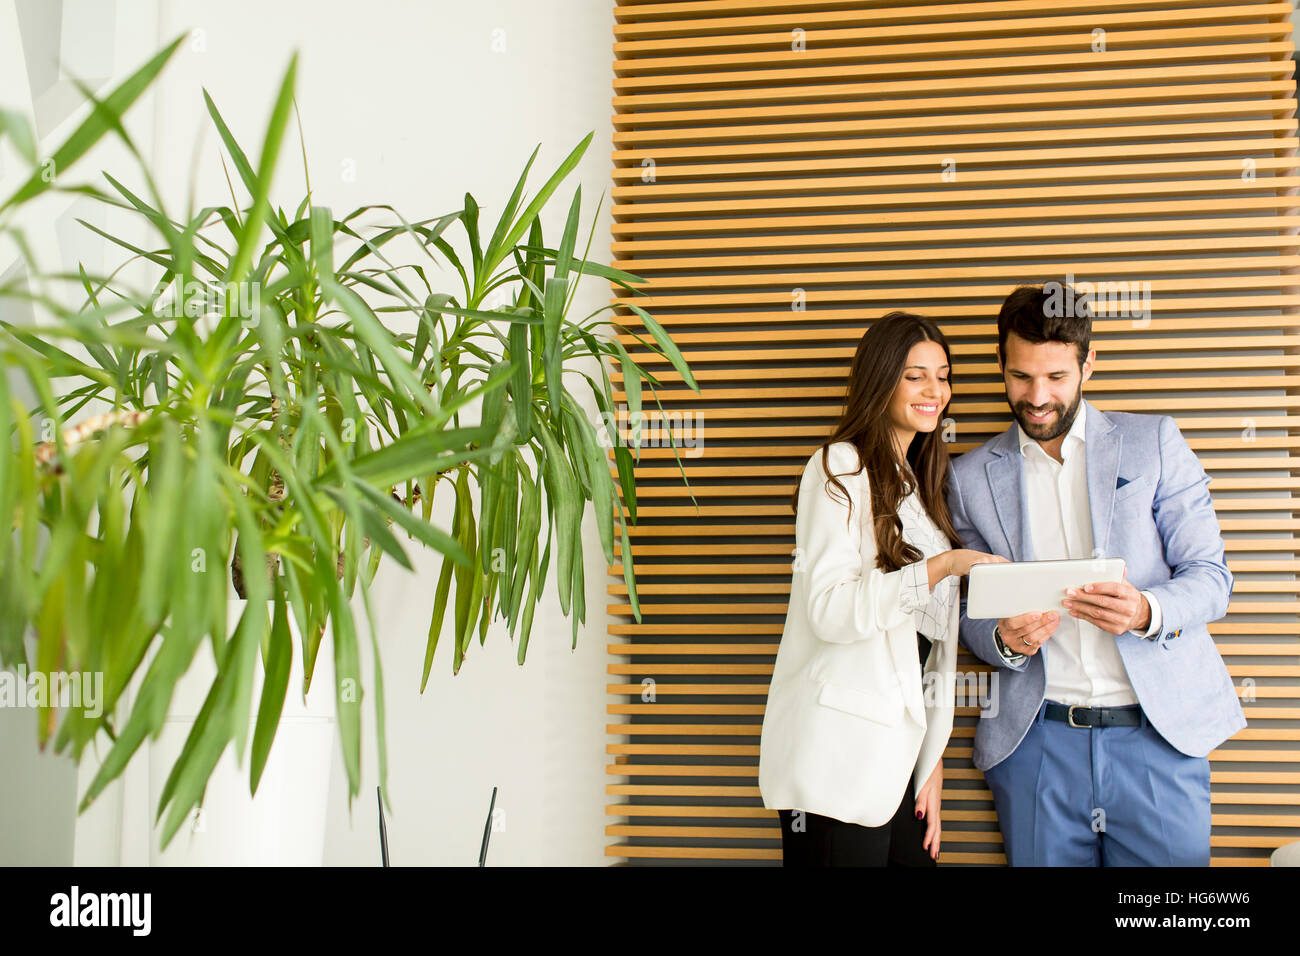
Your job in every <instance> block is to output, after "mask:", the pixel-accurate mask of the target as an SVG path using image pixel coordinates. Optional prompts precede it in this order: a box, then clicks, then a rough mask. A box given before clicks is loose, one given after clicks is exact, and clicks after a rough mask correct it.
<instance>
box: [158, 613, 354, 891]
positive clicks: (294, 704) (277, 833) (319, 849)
mask: <svg viewBox="0 0 1300 956" xmlns="http://www.w3.org/2000/svg"><path fill="white" fill-rule="evenodd" d="M229 603H230V606H229V609H228V611H227V614H228V619H229V626H230V629H231V631H232V633H233V631H234V628H235V626H236V624H237V623H238V622H239V616H240V615H241V614H242V613H243V609H244V604H245V602H244V601H242V600H237V599H231V601H230V602H229ZM268 613H269V612H268ZM289 625H290V630H291V631H292V634H293V667H292V669H291V670H290V672H289V687H288V690H287V692H286V693H285V700H284V710H283V712H282V714H281V717H280V724H279V728H278V729H277V730H276V733H275V740H274V742H273V743H272V744H271V752H270V755H269V756H268V758H267V762H266V768H265V770H264V771H263V772H262V779H261V782H260V783H259V785H258V788H257V796H256V797H252V796H250V794H249V792H248V789H249V759H250V754H251V751H252V740H253V725H254V723H255V722H256V718H257V704H258V700H259V699H260V695H261V692H262V679H263V672H262V661H261V655H260V653H259V655H258V660H257V669H256V673H255V676H254V683H253V696H252V707H251V708H250V711H251V713H250V715H249V733H248V743H247V745H246V747H245V749H244V760H243V765H242V766H239V765H237V764H236V762H235V750H234V747H233V745H231V746H227V748H226V750H225V752H224V753H223V754H222V755H221V760H220V761H218V763H217V766H216V769H215V770H214V771H213V773H212V777H211V779H209V781H208V786H207V791H206V793H205V795H204V800H203V806H202V808H201V810H199V811H197V812H191V814H190V818H189V819H188V820H187V821H186V822H184V823H182V824H181V828H180V829H179V830H177V831H176V835H175V836H174V837H173V838H172V842H171V844H170V845H169V846H168V847H167V849H166V850H160V849H159V848H158V844H159V842H160V839H161V836H162V827H161V823H160V824H159V826H158V827H157V828H156V829H155V830H154V832H153V834H152V839H151V841H150V864H151V865H153V866H321V865H322V864H323V862H324V855H325V810H326V803H327V800H328V796H329V778H330V767H331V765H332V762H333V748H334V746H335V736H336V735H335V726H334V724H335V698H334V658H333V653H332V644H331V643H330V640H329V637H330V633H329V629H328V628H327V629H326V632H325V640H324V641H323V642H322V645H321V650H320V652H319V654H318V655H317V659H316V667H315V671H314V673H313V676H312V686H311V692H310V694H309V695H308V700H307V702H306V703H305V704H304V702H303V699H302V678H303V670H302V663H303V662H302V650H301V644H300V641H299V636H298V628H297V624H296V623H295V621H294V617H293V613H292V612H290V614H289ZM215 677H216V662H215V661H214V660H213V656H212V649H211V645H210V644H209V643H208V642H206V641H205V642H204V644H203V646H202V648H200V650H199V652H198V653H197V654H196V655H195V658H194V663H193V664H192V665H191V667H190V669H189V670H188V671H187V672H186V673H185V675H184V676H183V677H182V678H181V680H180V681H179V682H178V683H177V685H176V691H175V693H174V694H173V696H172V702H171V706H170V707H169V708H168V711H167V722H166V724H165V725H164V727H163V731H162V733H161V734H160V735H159V737H158V739H157V740H156V741H152V742H151V743H150V744H149V806H150V808H151V819H152V813H154V812H156V810H157V806H158V798H159V796H160V795H161V793H162V788H163V786H164V784H165V783H166V782H167V776H168V774H170V773H171V769H172V767H173V766H174V765H175V763H176V760H177V758H178V757H179V756H180V753H181V750H182V748H183V747H184V746H185V739H186V737H188V736H189V733H190V730H191V729H192V728H193V726H194V720H195V718H196V717H197V715H198V713H199V710H200V708H201V707H202V706H203V701H204V698H205V697H206V696H207V692H208V690H209V688H211V686H212V681H213V680H214V679H215ZM163 819H164V820H165V819H166V814H164V816H163Z"/></svg>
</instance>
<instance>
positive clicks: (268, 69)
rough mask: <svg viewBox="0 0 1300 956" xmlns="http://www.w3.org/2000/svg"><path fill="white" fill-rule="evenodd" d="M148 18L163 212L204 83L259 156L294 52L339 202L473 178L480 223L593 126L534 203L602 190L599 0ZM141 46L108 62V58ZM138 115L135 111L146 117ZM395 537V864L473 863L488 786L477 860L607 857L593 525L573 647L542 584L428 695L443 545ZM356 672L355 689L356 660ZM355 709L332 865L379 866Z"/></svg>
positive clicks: (441, 198) (605, 50)
mask: <svg viewBox="0 0 1300 956" xmlns="http://www.w3.org/2000/svg"><path fill="white" fill-rule="evenodd" d="M122 15H124V16H127V15H128V11H127V10H125V9H124V10H123V11H122ZM158 21H159V22H158V25H157V29H156V32H155V30H154V27H153V25H152V23H150V24H149V36H150V38H151V39H152V40H153V43H152V45H153V46H154V47H160V46H162V45H163V43H164V42H166V41H167V40H169V39H171V38H172V37H174V36H176V35H179V34H180V33H183V32H188V31H193V32H192V33H191V35H190V38H189V40H188V41H187V43H186V44H184V45H183V47H182V49H181V51H179V52H178V54H177V56H176V57H175V59H174V60H173V62H172V63H171V64H170V65H169V66H168V68H167V70H166V72H165V73H164V75H163V77H162V78H161V81H160V87H159V92H158V94H157V96H156V110H155V112H154V113H152V114H151V118H152V130H147V132H149V133H151V134H152V135H151V138H152V141H153V147H152V157H153V164H154V168H155V170H156V171H157V173H158V174H159V178H160V184H161V187H162V191H163V193H164V195H165V197H167V199H168V202H169V204H171V205H172V207H173V208H174V209H176V210H179V209H182V208H184V205H185V203H186V200H187V193H188V190H189V188H190V182H191V176H192V173H193V171H194V169H195V168H196V167H195V165H194V164H195V161H196V160H197V176H196V178H195V182H196V183H197V190H198V198H199V204H200V205H203V204H207V203H220V202H223V201H228V191H227V187H226V185H225V179H224V176H223V174H222V172H221V167H220V164H219V162H218V159H217V137H216V135H215V132H214V131H213V130H212V129H211V125H210V123H209V122H208V120H207V115H206V112H205V110H204V106H203V99H202V92H201V90H202V89H204V88H206V89H207V90H208V92H209V93H210V94H211V95H212V97H213V98H214V100H215V101H216V102H217V104H218V106H219V107H220V108H221V110H222V113H223V115H224V116H225V118H226V121H227V122H228V123H229V125H230V126H231V127H232V129H233V130H234V132H235V134H236V136H237V137H238V138H239V140H240V141H241V143H242V144H243V145H244V147H245V148H246V149H247V150H248V151H249V152H250V154H255V153H256V151H257V150H258V148H259V147H260V141H261V135H262V131H263V128H264V126H265V123H266V119H267V116H268V114H269V111H270V107H271V103H272V100H273V97H274V94H275V91H276V88H277V86H278V84H279V80H280V77H281V74H282V72H283V70H284V67H285V65H286V64H287V61H288V57H289V55H290V53H291V51H293V50H295V49H296V50H298V51H299V54H300V59H299V73H298V83H297V90H298V107H299V111H300V113H301V117H302V124H303V132H304V137H305V141H306V152H307V156H308V161H309V163H310V173H311V185H312V189H313V197H314V202H315V203H316V204H320V205H328V206H330V207H332V208H333V209H334V211H335V212H344V211H351V210H352V209H353V208H355V207H356V206H358V205H361V204H363V203H368V202H381V203H391V204H393V205H395V206H396V207H397V208H398V209H400V210H401V211H402V212H403V214H404V215H407V216H408V217H411V216H415V217H421V218H424V217H429V216H433V215H437V214H441V213H444V212H447V211H451V210H453V209H455V208H457V207H458V206H459V205H460V204H461V201H462V197H463V194H464V192H465V191H466V190H468V191H470V192H472V193H473V194H474V195H475V197H476V198H477V199H478V200H479V202H480V204H481V205H482V206H483V207H484V218H485V219H487V220H489V221H495V216H496V214H497V213H498V212H499V210H500V208H501V206H502V204H503V203H504V201H505V199H506V198H507V197H508V195H509V192H510V189H511V187H512V186H513V184H514V181H515V179H516V177H517V176H518V174H519V172H520V171H521V170H522V168H523V164H524V162H525V161H526V160H527V158H528V155H529V154H530V153H531V152H532V150H533V148H534V147H535V146H536V145H537V144H539V143H540V144H541V145H542V148H541V151H540V153H539V156H538V159H537V161H536V163H535V164H534V169H533V173H532V175H531V176H530V183H531V185H532V187H533V189H534V190H535V189H536V188H537V187H538V186H540V185H541V183H542V182H543V181H544V180H545V177H546V176H547V175H549V173H550V172H551V171H552V170H553V169H554V167H555V166H556V165H557V164H558V163H559V162H560V161H561V160H562V159H563V157H564V156H565V155H567V153H568V152H569V150H570V149H571V148H572V147H573V146H574V145H575V144H576V143H577V142H578V141H579V140H580V139H581V138H582V137H583V136H585V135H586V134H587V133H588V132H590V131H592V130H594V131H595V137H594V139H593V141H592V143H591V146H590V147H589V149H588V151H587V153H586V155H585V157H584V159H583V161H582V163H581V165H580V166H579V167H578V169H577V170H575V172H574V173H573V174H571V176H570V178H569V180H568V181H567V182H566V185H565V186H564V187H563V188H562V189H561V191H560V193H559V194H557V199H556V202H555V208H553V209H551V210H550V211H549V212H548V214H547V215H546V216H544V218H543V223H544V225H545V227H546V229H547V233H548V238H553V237H554V236H555V235H556V234H557V233H558V230H559V228H560V227H561V226H562V223H563V215H564V213H565V211H566V210H567V206H568V202H569V199H570V198H571V196H572V190H573V188H574V187H575V186H577V185H578V184H579V183H580V184H581V185H582V191H583V197H584V210H585V214H584V220H585V223H584V227H585V225H586V224H589V223H590V221H591V216H592V214H593V212H594V210H595V202H596V199H597V197H599V196H601V195H602V194H605V193H607V192H608V186H609V171H610V162H609V155H610V150H611V145H610V120H609V118H610V113H611V107H610V96H611V72H610V60H611V53H610V47H611V43H612V28H613V14H612V5H611V4H610V3H608V2H607V0H548V2H546V3H538V2H528V0H508V2H506V0H500V2H478V3H475V4H463V3H454V2H451V0H435V2H413V0H412V2H400V0H371V2H368V3H365V4H361V5H358V4H356V3H354V2H339V0H327V2H322V0H313V2H307V0H294V2H275V3H268V2H265V0H262V2H256V3H255V2H249V0H231V2H223V3H220V4H217V3H214V2H182V0H178V2H163V3H161V4H160V6H159V8H158ZM503 47H504V48H503ZM138 62H139V60H138V59H133V60H131V61H129V62H126V63H122V62H119V63H117V64H116V69H117V70H119V71H121V70H122V69H124V68H131V67H134V66H135V65H136V63H138ZM6 99H7V98H6V97H5V96H3V95H0V100H6ZM134 119H135V123H136V124H137V125H138V124H140V123H142V122H147V121H148V120H149V119H150V115H149V114H146V115H144V116H141V115H137V116H135V118H134ZM132 128H133V129H134V128H136V126H134V125H133V126H132ZM291 132H292V138H291V141H290V142H289V144H287V148H286V149H285V150H284V155H285V157H286V162H284V163H283V164H282V165H281V166H280V168H279V170H278V173H277V176H278V179H277V189H276V196H275V197H273V198H274V199H276V200H278V201H279V202H281V203H285V204H288V203H292V204H294V205H296V203H297V201H298V199H299V198H300V196H301V191H300V187H301V160H300V152H299V149H298V142H297V134H296V130H292V131H291ZM83 172H84V170H83ZM608 206H609V200H608V197H607V196H606V198H605V201H604V208H603V209H602V213H601V216H600V219H599V222H598V223H597V230H596V233H595V238H594V240H593V242H592V253H593V255H594V256H595V257H596V258H598V259H604V260H607V258H608V250H609V242H610V237H609V221H610V220H609V216H608V213H607V210H608ZM445 279H446V282H445V288H446V290H447V291H449V292H451V291H455V290H456V285H455V282H454V279H453V274H452V273H450V271H449V272H448V273H447V274H446V276H445ZM606 301H608V289H607V286H605V285H604V284H603V283H600V282H597V281H592V282H591V283H590V285H589V287H587V288H586V290H585V292H584V293H583V294H581V295H580V296H579V298H578V301H577V302H576V304H575V307H574V308H575V310H576V312H575V314H576V315H585V314H586V313H587V312H590V311H592V310H593V309H595V308H598V307H599V306H600V305H602V304H604V303H605V302H606ZM586 404H588V405H589V406H590V405H591V403H590V402H588V403H586ZM443 494H444V495H445V494H446V490H445V489H444V492H443ZM443 505H444V506H445V501H444V502H443ZM440 510H441V509H440ZM442 513H444V514H445V511H443V512H442ZM448 526H449V522H448ZM408 550H409V551H410V552H411V554H412V556H413V558H415V559H416V561H417V568H418V571H417V573H415V574H407V573H405V572H403V571H402V570H401V569H400V568H397V567H396V566H386V567H385V568H383V569H382V570H381V571H380V575H379V578H378V580H377V581H376V586H375V596H376V598H377V606H378V618H379V624H380V628H379V639H380V644H381V647H382V653H383V661H384V664H385V672H384V679H385V695H386V700H387V731H388V758H389V796H390V799H391V801H392V806H393V810H392V813H391V814H390V816H389V818H388V833H389V842H390V848H391V854H392V859H393V863H394V864H395V865H402V864H474V863H476V861H477V856H478V846H479V840H480V838H481V835H482V827H483V822H484V819H485V816H486V811H487V804H488V798H489V795H490V793H491V789H492V787H493V785H497V786H499V787H500V791H499V793H498V798H497V806H498V808H499V810H500V816H499V818H498V819H499V822H500V823H501V824H503V828H502V829H500V830H498V831H497V832H494V834H493V837H492V848H491V854H490V858H489V863H490V864H524V865H533V864H568V865H604V864H605V863H606V861H607V858H606V857H605V856H604V853H603V848H604V846H605V844H606V842H607V841H606V838H605V836H604V832H603V831H604V826H605V822H606V820H605V815H604V806H605V804H606V802H607V799H606V796H605V793H604V787H605V784H606V782H607V777H606V774H605V772H604V766H605V764H606V756H605V753H604V746H605V734H604V724H605V714H604V707H605V702H606V695H605V689H604V688H605V683H606V675H605V662H606V657H607V655H606V652H605V642H606V637H607V634H606V627H607V625H608V619H607V616H606V614H605V593H604V592H605V587H606V582H607V580H608V578H607V575H606V574H605V567H604V562H603V555H602V553H601V549H600V545H599V541H598V538H597V536H596V533H595V527H594V522H589V523H588V528H587V530H586V534H585V540H584V551H585V554H586V556H587V589H586V603H587V607H588V612H587V624H586V625H585V626H584V627H583V628H582V629H581V630H580V632H579V637H578V646H577V649H576V650H572V651H571V650H570V622H569V621H568V619H566V618H564V617H563V616H562V615H561V614H560V610H559V607H558V602H557V601H556V600H555V599H554V597H553V596H550V597H548V598H547V600H546V601H545V602H544V603H543V604H542V606H541V607H540V608H539V610H538V613H537V617H536V619H535V622H534V627H533V633H532V638H531V642H530V650H529V655H528V661H527V663H526V665H525V666H524V667H523V668H520V667H518V666H517V665H516V663H515V646H514V645H513V644H512V643H511V642H510V641H509V640H508V639H507V637H506V634H505V629H504V625H503V624H502V623H500V622H498V624H496V625H494V626H493V627H492V628H491V629H490V630H489V634H488V639H487V644H486V646H485V647H482V648H480V647H479V646H478V644H477V641H475V642H474V643H473V644H472V645H471V649H470V651H469V653H468V655H467V659H466V661H465V663H464V665H463V667H462V670H461V673H460V674H459V675H458V676H456V677H455V678H453V677H452V676H451V664H450V653H449V638H448V637H447V636H446V632H445V631H444V637H443V640H442V642H441V644H440V646H439V650H438V653H437V656H436V658H435V661H434V667H433V674H432V676H431V677H430V680H429V686H428V689H427V691H426V693H425V694H424V696H423V698H421V696H420V695H419V693H418V688H419V680H420V673H421V668H422V664H423V657H424V646H425V636H426V632H427V629H428V621H429V615H430V612H431V609H432V605H433V590H434V586H435V584H436V580H437V573H438V562H437V560H435V559H433V558H432V557H430V556H429V555H427V554H425V555H423V556H418V555H417V552H416V550H415V548H414V546H412V547H411V548H409V549H408ZM552 574H553V570H552ZM450 616H451V615H450V614H449V615H448V618H449V619H450ZM362 620H363V618H362ZM362 637H363V648H364V647H365V646H366V645H365V643H364V634H363V635H362ZM366 657H367V655H366V654H365V653H364V652H363V660H365V659H366ZM363 677H364V679H365V681H366V684H367V686H370V681H371V677H370V674H369V672H368V669H367V670H366V671H364V672H363ZM367 703H368V701H367ZM363 713H364V714H365V716H364V718H363V720H364V724H363V735H364V736H363V765H364V768H363V776H364V780H363V788H362V792H361V795H360V798H359V800H358V802H357V803H356V804H355V805H354V806H353V808H352V809H351V811H350V812H349V808H348V801H347V794H346V778H345V776H344V772H343V767H342V761H341V758H340V757H338V756H337V755H336V758H335V767H334V772H333V781H332V785H331V792H330V810H329V827H330V831H329V843H328V849H327V852H326V862H327V864H337V865H374V864H377V863H378V859H379V855H378V846H377V842H378V841H377V811H376V808H375V790H374V787H375V784H376V782H377V768H376V763H375V748H374V746H373V735H374V722H373V720H372V718H371V711H370V709H369V707H368V706H367V707H365V708H364V709H363ZM83 786H84V774H83ZM114 800H117V801H121V800H122V796H121V794H120V793H117V794H114V795H112V796H111V797H109V798H108V799H106V801H105V809H104V810H103V811H101V813H102V817H103V821H102V824H101V821H100V820H99V819H98V818H97V819H96V821H95V826H94V827H87V826H85V822H86V821H84V820H83V826H82V827H80V828H79V836H78V840H79V845H78V848H77V853H76V858H77V862H78V863H112V862H117V861H118V859H120V858H121V853H123V852H124V851H123V850H122V849H121V847H120V845H119V841H117V840H116V839H114V838H112V837H111V836H109V835H106V831H105V828H106V827H108V826H109V823H108V820H109V819H110V818H111V817H112V816H113V813H114V810H113V807H114V806H115V805H114V804H113V801H114ZM5 818H6V819H12V817H8V816H6V817H5ZM83 832H84V833H85V837H84V839H83V837H82V835H81V834H82V833H83ZM49 862H55V861H53V860H50V861H49Z"/></svg>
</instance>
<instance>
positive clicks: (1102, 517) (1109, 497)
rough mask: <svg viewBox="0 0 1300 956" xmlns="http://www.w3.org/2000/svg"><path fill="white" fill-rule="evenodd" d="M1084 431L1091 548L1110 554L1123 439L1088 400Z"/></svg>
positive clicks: (1103, 554) (1096, 552)
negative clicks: (1116, 486) (1111, 526)
mask: <svg viewBox="0 0 1300 956" xmlns="http://www.w3.org/2000/svg"><path fill="white" fill-rule="evenodd" d="M1085 401H1087V400H1086V399H1085ZM1084 432H1085V435H1084V438H1085V444H1086V446H1087V448H1086V454H1085V456H1084V458H1085V460H1086V461H1087V471H1088V513H1089V517H1090V518H1091V520H1092V551H1093V555H1094V556H1095V557H1103V558H1104V557H1107V556H1108V555H1109V547H1110V524H1111V520H1112V518H1113V517H1114V514H1115V484H1116V482H1117V481H1118V479H1119V454H1120V446H1121V445H1122V444H1123V439H1122V436H1121V435H1120V433H1119V429H1117V428H1116V427H1115V423H1114V421H1112V420H1111V419H1110V418H1109V417H1108V416H1107V415H1106V414H1105V413H1103V412H1102V411H1101V409H1099V408H1097V407H1096V406H1095V405H1093V404H1092V403H1091V402H1089V403H1088V420H1087V422H1085V423H1084Z"/></svg>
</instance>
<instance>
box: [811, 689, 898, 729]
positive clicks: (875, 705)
mask: <svg viewBox="0 0 1300 956" xmlns="http://www.w3.org/2000/svg"><path fill="white" fill-rule="evenodd" d="M817 703H819V704H821V705H822V706H823V707H830V708H832V709H834V710H841V711H843V712H844V713H846V714H853V715H854V716H856V717H864V718H866V719H867V720H874V721H875V722H876V723H878V724H883V725H885V726H886V727H892V726H893V725H894V724H897V723H898V718H899V716H900V713H901V711H902V709H903V699H902V695H901V694H886V695H883V696H882V695H881V694H880V693H878V692H868V691H864V690H858V689H857V688H856V687H849V686H846V685H844V684H834V683H831V682H830V681H827V682H826V683H824V684H822V686H821V690H820V691H819V692H818V694H817Z"/></svg>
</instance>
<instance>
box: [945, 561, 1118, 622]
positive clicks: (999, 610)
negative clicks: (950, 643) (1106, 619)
mask: <svg viewBox="0 0 1300 956" xmlns="http://www.w3.org/2000/svg"><path fill="white" fill-rule="evenodd" d="M1123 575H1124V559H1123V558H1083V559H1081V560H1066V561H1008V562H1005V563H999V564H977V565H975V566H974V567H972V568H971V569H970V591H969V595H968V597H967V599H966V616H967V617H972V618H990V617H997V618H1002V617H1015V616H1016V615H1017V614H1028V613H1029V612H1031V611H1056V612H1057V613H1059V614H1065V613H1067V612H1066V610H1065V609H1064V608H1063V607H1061V602H1062V601H1064V600H1065V589H1066V588H1081V587H1083V586H1084V585H1085V584H1097V583H1100V582H1102V581H1118V580H1120V579H1121V578H1122V577H1123Z"/></svg>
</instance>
